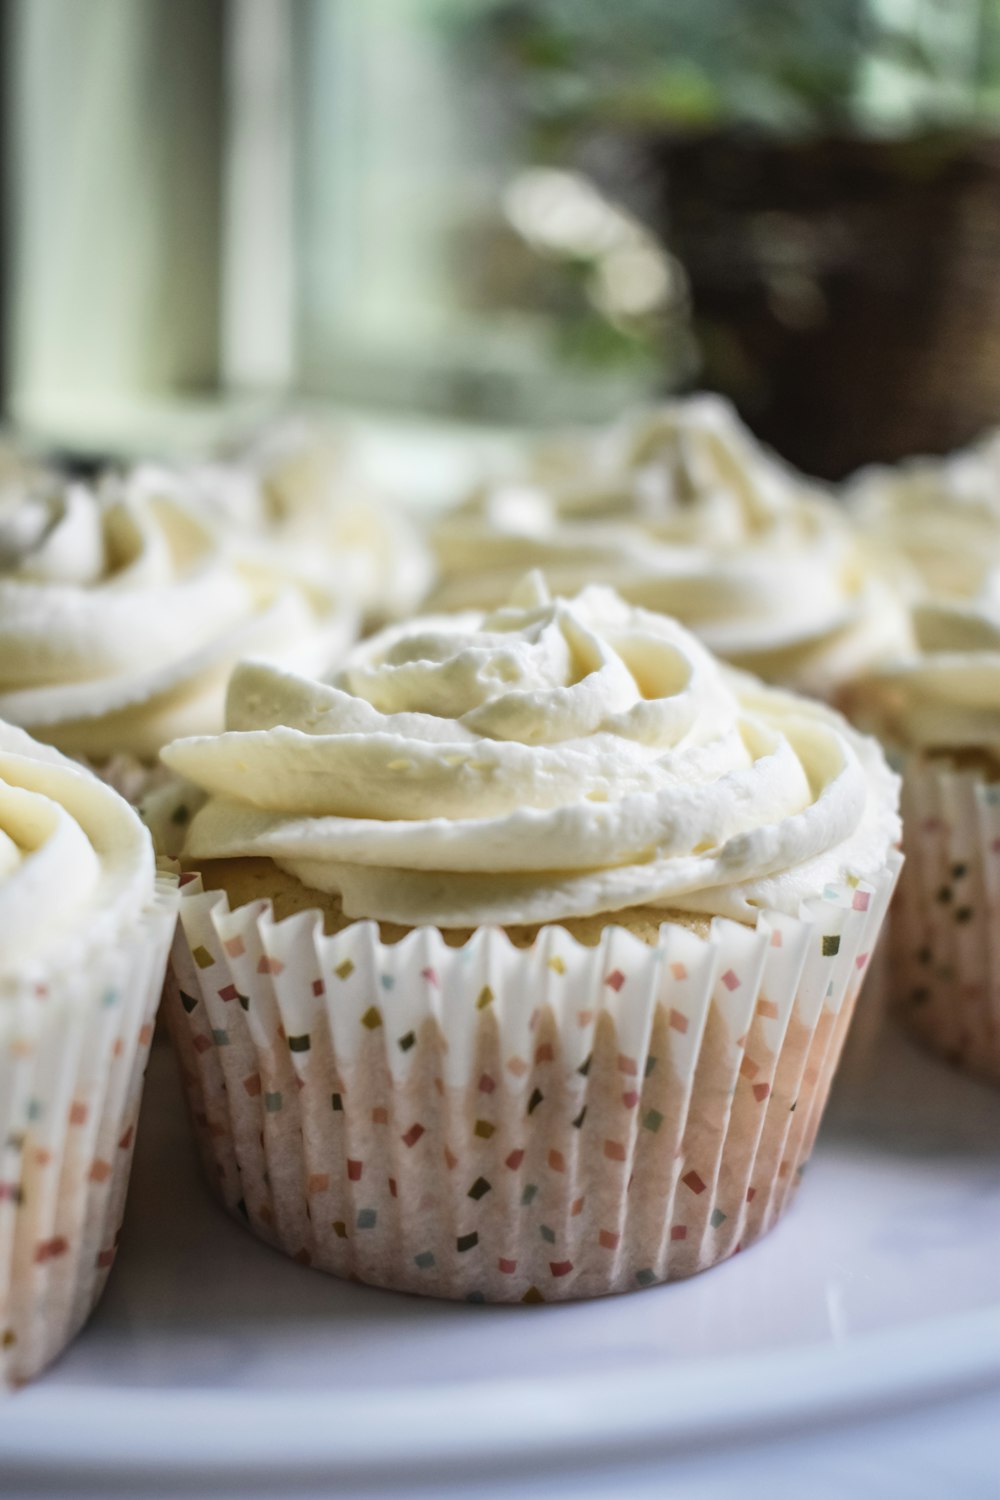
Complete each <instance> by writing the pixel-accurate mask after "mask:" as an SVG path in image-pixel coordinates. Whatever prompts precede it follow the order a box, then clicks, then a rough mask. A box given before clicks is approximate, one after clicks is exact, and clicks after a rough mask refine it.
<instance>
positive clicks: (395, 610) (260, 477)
mask: <svg viewBox="0 0 1000 1500" xmlns="http://www.w3.org/2000/svg"><path fill="white" fill-rule="evenodd" d="M192 472H193V475H194V476H195V477H197V478H198V479H199V480H200V484H199V488H200V491H201V494H202V497H203V498H204V501H205V504H206V506H207V507H208V508H209V509H210V510H211V511H212V512H213V513H216V514H218V515H220V516H221V517H222V518H224V519H225V520H228V521H231V522H233V523H234V524H235V525H237V526H238V527H239V528H241V529H244V528H245V529H246V530H248V531H249V532H250V533H251V534H256V535H258V536H259V537H260V538H261V539H262V540H264V541H265V542H266V543H267V544H275V543H277V544H278V545H279V546H284V547H292V548H295V547H298V548H302V549H307V550H308V553H309V555H310V557H311V558H312V565H313V566H314V568H315V569H316V571H317V573H319V574H321V575H322V574H323V573H326V574H327V575H328V578H329V583H330V586H331V587H332V588H333V589H334V590H335V591H336V592H338V593H339V594H341V595H342V596H343V597H345V598H347V599H349V600H350V602H351V603H352V604H353V605H354V606H355V607H356V608H357V609H358V611H359V615H360V617H361V620H362V624H363V626H366V627H369V628H370V627H371V626H373V625H378V624H383V623H384V622H385V621H386V620H388V619H397V618H399V617H401V616H403V615H406V614H409V613H411V612H412V611H413V609H414V608H415V607H416V605H418V604H419V603H420V601H421V599H422V598H423V597H424V595H425V594H426V592H427V590H428V587H429V586H430V582H431V577H432V562H431V554H430V550H429V548H428V546H427V543H426V541H425V539H424V534H423V528H422V527H421V526H420V525H418V523H417V520H416V518H415V516H414V515H413V514H412V512H411V511H408V510H407V509H406V508H404V506H402V505H401V504H398V503H396V502H395V501H394V500H393V499H392V498H390V496H388V495H387V494H386V493H385V492H384V488H383V487H381V486H380V484H379V482H378V480H377V479H376V477H375V475H374V474H373V473H372V471H371V466H370V465H369V464H367V463H366V462H365V458H364V455H363V452H362V445H361V442H360V439H359V438H358V436H357V434H355V433H352V432H351V431H349V430H348V429H347V428H346V427H341V428H340V429H337V428H336V427H334V426H332V425H330V424H326V425H324V424H323V423H321V422H317V421H315V420H310V419H309V418H307V417H304V416H297V417H296V416H288V417H286V418H285V419H284V420H281V421H275V422H273V423H267V424H265V425H264V426H263V427H262V428H261V429H259V430H258V431H256V432H255V433H254V434H252V435H250V436H248V437H246V438H245V440H244V441H243V442H242V443H239V444H236V443H233V442H230V443H229V444H227V445H225V446H224V447H223V448H222V450H221V453H220V455H219V458H218V461H217V462H215V463H211V464H208V465H205V466H203V467H200V468H196V469H195V470H193V471H192Z"/></svg>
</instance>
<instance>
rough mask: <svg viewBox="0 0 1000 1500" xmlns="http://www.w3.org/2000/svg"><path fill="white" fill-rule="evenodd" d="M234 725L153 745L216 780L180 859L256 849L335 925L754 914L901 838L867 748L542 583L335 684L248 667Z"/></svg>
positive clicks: (206, 780)
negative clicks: (318, 895) (338, 901)
mask: <svg viewBox="0 0 1000 1500" xmlns="http://www.w3.org/2000/svg"><path fill="white" fill-rule="evenodd" d="M227 726H228V728H227V732H226V733H224V734H222V735H217V736H212V737H202V738H189V739H185V740H179V741H177V742H175V743H174V744H172V745H170V746H168V747H167V749H166V750H165V751H164V755H163V758H164V760H165V761H166V763H167V764H168V765H169V766H170V767H171V768H172V769H173V770H174V771H175V772H177V773H178V774H180V775H181V776H183V777H186V778H189V779H190V781H191V782H193V783H195V784H196V785H197V786H198V787H200V788H202V789H203V790H204V792H206V793H207V794H208V800H207V802H206V803H205V805H204V806H203V807H202V809H201V810H200V811H199V812H198V813H197V815H196V816H195V818H194V819H193V821H192V823H191V825H190V827H189V830H188V834H187V839H186V843H185V849H184V853H185V856H186V858H188V859H189V860H191V861H192V862H194V863H197V861H198V860H203V859H211V858H220V857H230V856H246V855H262V856H269V857H271V858H272V859H274V860H275V861H276V862H277V863H278V864H279V865H280V866H281V867H282V868H284V869H286V870H288V871H289V872H291V873H292V874H293V875H295V876H297V877H298V878H299V879H301V880H302V881H303V883H305V884H306V885H308V886H311V887H313V888H315V889H320V890H324V891H334V892H339V893H340V895H341V898H342V901H343V906H344V910H345V912H346V913H347V914H348V915H349V916H351V917H372V918H379V919H383V920H389V921H395V922H401V923H406V924H411V925H416V924H419V923H424V922H428V923H433V924H436V925H438V926H441V927H467V926H475V925H478V924H480V923H489V922H500V923H507V924H513V923H521V922H546V921H558V920H561V919H564V918H568V917H573V916H586V915H591V914H595V913H607V912H615V911H619V910H623V909H626V908H628V907H630V906H639V905H643V906H649V905H659V906H662V907H664V908H673V909H677V910H686V911H692V912H705V913H711V914H716V913H717V914H722V915H729V916H733V917H737V918H739V919H742V920H744V921H747V920H749V921H752V920H754V918H755V913H756V911H757V910H758V909H759V908H761V907H771V908H778V909H781V910H785V911H790V912H794V913H798V911H799V909H800V906H801V903H802V901H803V900H804V899H806V898H808V897H810V896H814V895H816V894H818V892H820V891H821V890H822V889H823V887H824V885H826V884H827V883H829V882H830V881H833V880H836V879H840V878H842V877H843V876H844V875H845V873H853V874H856V875H859V876H863V875H865V874H866V873H872V872H874V871H875V870H878V869H881V868H882V867H883V865H884V863H885V860H886V857H887V854H888V851H889V848H890V846H891V845H892V843H893V842H894V841H895V840H896V838H897V837H898V832H899V825H898V820H897V817H896V784H895V779H894V777H893V776H892V774H891V773H890V772H889V770H888V769H887V767H886V765H885V763H884V760H883V757H882V755H881V752H880V751H879V749H878V747H877V746H876V745H875V743H874V741H871V740H867V739H865V738H864V737H863V736H861V735H859V734H857V733H856V732H855V731H853V730H852V729H851V728H850V727H849V726H848V725H847V724H846V722H845V721H844V720H843V719H842V718H840V716H839V715H837V714H835V713H834V712H833V711H832V710H829V709H827V708H825V707H823V706H822V705H820V704H817V703H812V702H809V701H806V700H802V699H797V698H794V697H792V696H789V695H786V694H784V693H781V692H779V691H777V690H775V689H770V688H766V687H764V686H763V685H762V684H760V683H759V682H757V681H756V680H754V679H752V678H749V677H747V676H745V675H743V674H739V673H734V672H731V671H727V670H726V669H723V668H722V667H720V666H719V664H718V663H717V662H716V661H715V660H714V659H713V658H712V656H711V655H710V654H709V653H708V652H707V651H706V649H705V648H704V647H703V646H702V645H701V644H700V643H699V642H698V641H697V640H696V639H695V638H694V637H693V636H692V635H690V634H689V633H688V632H687V631H686V630H685V629H684V628H683V627H682V626H680V625H679V624H677V623H676V622H675V621H673V620H670V619H667V618H665V617H664V616H662V615H657V614H653V613H650V612H648V611H646V610H643V609H640V608H636V607H634V606H630V605H628V604H626V603H624V602H623V601H622V600H621V599H620V598H618V597H617V596H616V595H615V594H614V593H613V592H612V591H611V590H610V589H606V588H602V587H591V588H588V589H586V590H584V591H583V592H582V593H580V594H579V595H578V596H577V597H575V598H572V599H565V598H555V599H552V598H550V597H549V595H548V592H547V590H546V588H545V586H544V583H543V581H542V580H541V578H540V576H539V575H533V576H532V577H530V578H529V579H527V580H525V581H524V583H523V584H522V586H521V588H520V589H519V590H518V592H517V594H516V595H515V597H514V598H512V600H511V601H510V603H509V604H507V605H506V606H505V607H502V608H501V609H499V610H497V611H496V612H494V613H492V614H488V615H486V616H483V615H481V614H478V613H476V614H456V615H445V616H429V617H425V618H422V619H417V620H415V621H413V622H411V623H410V624H408V625H402V626H395V627H390V628H388V629H387V630H385V631H383V632H382V633H381V634H379V635H378V636H375V637H373V638H371V639H370V640H368V641H366V642H363V643H362V644H361V645H360V646H358V647H356V648H355V650H354V652H353V653H352V654H351V656H350V658H349V660H348V662H347V663H346V664H345V666H344V667H343V668H342V669H341V670H340V671H338V672H337V673H335V674H333V675H332V676H331V677H329V679H328V680H326V681H316V680H309V679H307V678H305V677H302V676H297V675H294V674H292V673H288V672H281V671H278V670H275V669H274V668H271V667H267V666H262V665H256V664H253V663H246V664H243V665H241V666H240V667H239V668H237V670H236V672H235V673H234V675H233V678H232V681H231V684H230V691H229V698H228V704H227Z"/></svg>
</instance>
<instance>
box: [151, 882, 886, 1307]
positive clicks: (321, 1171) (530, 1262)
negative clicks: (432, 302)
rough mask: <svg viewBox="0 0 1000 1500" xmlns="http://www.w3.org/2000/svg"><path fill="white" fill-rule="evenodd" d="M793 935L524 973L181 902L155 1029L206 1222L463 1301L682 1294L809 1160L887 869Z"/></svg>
mask: <svg viewBox="0 0 1000 1500" xmlns="http://www.w3.org/2000/svg"><path fill="white" fill-rule="evenodd" d="M898 864H899V860H898V856H893V860H892V863H891V864H890V866H888V867H887V868H886V870H885V871H884V873H883V874H882V875H881V876H880V877H879V878H878V879H877V880H875V881H874V882H872V883H871V884H867V883H858V884H856V885H844V886H838V887H836V888H830V889H828V890H827V891H826V892H825V893H824V896H823V897H822V898H821V899H819V900H817V901H816V902H815V903H812V904H810V906H809V908H808V909H807V910H806V911H804V913H803V915H802V916H801V917H800V918H793V917H787V916H782V915H779V914H774V913H771V914H768V915H766V916H762V917H761V918H760V920H759V922H758V924H757V927H756V928H750V927H745V926H742V925H740V924H737V923H733V922H726V921H718V920H717V921H716V922H714V923H713V926H712V931H711V936H710V938H708V939H705V938H702V937H699V936H697V935H696V934H695V933H693V932H691V931H690V930H688V929H686V928H684V927H682V926H679V925H674V924H665V925H664V927H663V928H662V930H661V934H660V940H659V943H658V944H657V945H656V946H655V947H652V946H648V945H646V944H644V943H642V942H641V941H640V940H638V939H637V938H635V937H634V936H633V935H632V934H631V933H629V932H628V931H626V930H624V929H623V928H620V927H608V929H607V930H606V932H605V933H604V935H603V937H602V940H601V942H600V943H599V945H598V946H597V947H595V948H585V947H582V946H581V945H580V944H579V943H577V942H576V941H575V939H573V938H571V937H570V936H569V935H568V934H567V933H566V932H565V931H564V930H562V929H561V928H558V927H553V928H548V929H545V930H544V931H543V933H542V934H541V936H540V937H539V938H538V940H537V941H536V942H535V944H534V945H533V947H531V948H530V949H517V948H514V947H513V946H512V945H511V943H510V942H509V941H508V939H507V937H506V935H505V934H503V933H502V932H500V931H497V930H492V929H483V930H482V931H480V932H478V933H476V934H475V935H474V936H473V938H472V939H471V940H470V941H469V942H468V943H467V944H466V945H465V947H463V948H449V947H447V946H446V945H445V943H444V942H443V941H442V939H441V937H440V934H439V933H438V932H436V931H435V930H434V929H431V928H421V929H417V930H415V931H414V932H413V933H411V934H409V935H408V936H407V937H406V938H405V939H404V940H403V941H402V942H400V943H398V944H395V945H387V944H383V943H381V942H380V941H379V937H378V929H377V927H376V925H375V924H374V923H371V922H359V923H357V924H355V925H354V926H352V927H350V928H348V929H347V930H346V931H343V932H341V933H338V934H336V935H335V936H333V937H326V936H324V935H323V932H322V926H321V923H320V921H319V918H318V914H315V913H303V914H300V915H296V916H294V917H290V918H287V919H286V920H284V921H282V922H280V923H276V922H275V921H274V920H273V916H272V912H271V908H270V904H269V903H267V902H257V903H255V904H253V905H251V906H245V907H241V908H239V909H237V910H236V911H230V910H229V906H228V900H227V898H226V897H225V895H224V894H222V893H219V892H209V893H206V892H203V891H202V890H201V882H200V880H199V878H198V877H197V876H195V877H190V882H189V883H188V884H187V885H186V887H185V890H184V891H182V899H181V917H180V923H179V925H178V933H177V937H176V939H175V944H174V952H173V958H172V964H171V973H170V975H169V976H168V981H167V988H166V996H165V1007H166V1015H167V1020H168V1023H169V1026H170V1030H171V1033H172V1036H173V1038H174V1041H175V1044H176V1047H177V1051H178V1053H179V1057H180V1061H181V1071H182V1074H183V1078H184V1082H185V1085H186V1089H187V1092H188V1097H189V1102H190V1107H191V1113H192V1115H193V1119H194V1122H195V1126H196V1131H197V1135H198V1139H199V1142H200V1146H201V1151H202V1156H203V1160H204V1164H205V1168H206V1170H207V1173H208V1177H209V1181H210V1183H211V1184H212V1186H213V1188H214V1190H215V1191H216V1192H217V1193H218V1194H219V1195H220V1197H221V1199H222V1201H223V1203H224V1204H225V1206H226V1207H227V1208H228V1209H229V1210H230V1212H232V1213H233V1214H234V1215H236V1216H237V1217H239V1218H241V1219H242V1220H243V1221H244V1222H245V1223H246V1225H247V1226H248V1227H249V1228H250V1229H251V1230H252V1231H253V1232H254V1233H255V1234H257V1235H259V1236H260V1237H261V1238H262V1239H264V1240H267V1241H268V1242H269V1243H270V1244H272V1245H275V1246H277V1247H278V1248H280V1249H281V1250H283V1251H285V1252H286V1253H287V1254H288V1255H290V1256H291V1257H292V1258H293V1259H295V1260H296V1261H299V1262H300V1263H301V1264H303V1265H311V1266H315V1267H318V1268H319V1269H322V1270H324V1271H330V1272H333V1273H334V1274H335V1275H339V1276H345V1277H352V1278H355V1279H358V1280H361V1281H364V1282H369V1283H373V1284H375V1285H378V1286H384V1287H393V1288H396V1289H399V1290H403V1291H407V1292H419V1293H423V1294H426V1295H430V1296H437V1297H449V1298H464V1299H466V1300H468V1301H472V1302H487V1301H489V1302H517V1301H521V1302H547V1301H554V1300H558V1299H565V1298H575V1297H593V1296H599V1295H602V1294H605V1293H610V1292H623V1291H627V1290H630V1289H632V1288H636V1287H645V1286H649V1285H651V1284H652V1283H654V1282H661V1281H667V1280H671V1279H674V1278H677V1277H683V1276H690V1275H692V1274H693V1273H694V1272H696V1271H701V1270H704V1269H705V1268H706V1267H708V1266H711V1265H714V1264H715V1263H716V1262H718V1261H720V1260H723V1259H725V1258H726V1257H727V1256H729V1255H732V1254H734V1253H735V1252H736V1251H737V1250H740V1249H743V1248H745V1247H746V1246H747V1245H749V1244H751V1243H752V1242H753V1241H754V1240H755V1239H757V1238H758V1237H759V1236H760V1235H761V1234H763V1233H765V1232H766V1231H767V1230H768V1229H769V1228H770V1227H771V1226H772V1225H773V1224H774V1222H775V1221H776V1220H777V1218H778V1217H779V1216H780V1214H781V1213H782V1211H783V1210H784V1208H785V1207H786V1206H787V1203H788V1201H789V1199H790V1197H791V1195H792V1193H793V1191H794V1189H795V1187H796V1186H797V1184H798V1181H799V1179H800V1177H801V1176H802V1172H803V1170H804V1168H805V1164H806V1162H807V1160H808V1157H809V1153H810V1150H811V1149H812V1143H813V1139H814V1136H815V1134H816V1129H817V1126H818V1125H819V1120H820V1116H821V1114H822V1111H823V1106H824V1103H825V1101H826V1096H827V1092H828V1089H829V1086H830V1081H831V1078H832V1076H833V1072H834V1068H835V1067H836V1063H837V1058H838V1056H839V1054H840V1050H841V1046H842V1044H843V1040H844V1034H845V1031H846V1028H847V1025H848V1022H849V1020H850V1015H851V1011H852V1009H853V1006H854V1002H855V999H856V997H857V993H858V990H859V988H860V985H861V981H862V978H863V975H864V973H865V970H866V967H867V963H868V959H869V955H870V953H871V950H872V945H873V943H874V942H875V939H876V937H877V934H878V931H879V927H880V925H881V922H882V918H883V915H884V913H885V909H886V907H887V905H888V901H889V896H890V894H891V891H892V887H893V884H894V882H895V877H896V873H897V869H898Z"/></svg>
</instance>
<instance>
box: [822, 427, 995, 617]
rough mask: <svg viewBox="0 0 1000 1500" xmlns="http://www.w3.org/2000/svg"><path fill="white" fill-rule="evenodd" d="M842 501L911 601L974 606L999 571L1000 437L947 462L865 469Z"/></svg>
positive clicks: (928, 460) (916, 460)
mask: <svg viewBox="0 0 1000 1500" xmlns="http://www.w3.org/2000/svg"><path fill="white" fill-rule="evenodd" d="M844 495H845V501H846V504H847V506H848V508H849V510H850V512H851V515H852V516H853V517H854V519H855V521H856V523H857V525H858V527H859V528H861V529H862V530H863V532H864V534H865V536H866V538H867V539H868V542H869V545H871V546H872V547H873V548H875V549H877V551H878V553H879V554H880V555H881V557H882V558H883V559H884V560H887V561H889V562H890V563H892V564H894V565H895V567H896V570H897V574H899V575H901V576H902V579H903V581H904V584H905V586H906V590H907V592H908V594H909V595H910V597H911V598H934V597H937V598H952V599H973V598H975V597H976V595H978V594H979V593H980V591H981V590H982V589H983V587H984V585H985V583H986V581H987V577H988V575H989V573H990V571H991V570H992V569H995V568H1000V432H993V433H990V434H988V435H987V436H986V437H985V438H983V439H982V440H981V441H980V442H979V443H977V444H975V445H974V446H972V447H970V448H966V449H963V450H961V451H960V452H958V453H953V454H950V455H949V456H948V457H947V458H912V459H910V460H908V461H907V462H906V463H902V464H898V465H896V466H895V467H892V468H890V467H882V466H873V467H871V468H868V469H864V470H862V471H861V472H860V473H859V474H856V475H855V476H854V477H853V478H852V479H851V480H849V481H848V482H847V484H846V486H845V491H844Z"/></svg>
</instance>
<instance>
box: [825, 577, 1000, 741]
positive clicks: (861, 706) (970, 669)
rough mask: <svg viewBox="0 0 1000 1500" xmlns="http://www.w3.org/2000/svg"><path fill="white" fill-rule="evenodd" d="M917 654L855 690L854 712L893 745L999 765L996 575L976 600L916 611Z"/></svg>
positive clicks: (931, 604)
mask: <svg viewBox="0 0 1000 1500" xmlns="http://www.w3.org/2000/svg"><path fill="white" fill-rule="evenodd" d="M913 626H914V634H915V637H916V649H915V650H914V651H913V652H911V653H909V654H908V655H906V656H905V657H903V658H901V659H900V660H899V661H898V662H895V663H893V664H892V665H890V666H886V667H882V668H880V669H879V671H878V672H875V673H872V674H871V675H870V676H869V677H868V678H866V679H864V680H863V681H862V682H860V683H859V684H857V686H856V688H855V690H854V692H853V695H852V713H854V714H856V716H857V717H859V718H860V719H863V720H865V721H867V722H871V723H872V725H873V726H874V727H875V728H876V729H877V730H878V732H879V733H880V734H881V735H882V736H883V737H884V738H885V739H886V740H887V741H889V742H890V743H893V744H895V745H899V746H901V747H903V748H906V749H911V750H912V749H916V750H923V751H929V752H932V753H934V752H947V751H959V750H982V751H986V752H988V753H989V754H991V755H992V756H993V757H995V758H996V760H997V761H998V762H1000V574H998V573H994V574H991V575H990V576H989V577H988V578H987V580H986V582H985V585H984V587H983V590H982V592H981V593H980V594H979V596H978V597H977V598H975V599H972V600H968V601H963V600H945V599H934V600H925V601H923V602H922V603H918V604H916V605H915V606H914V609H913Z"/></svg>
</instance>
